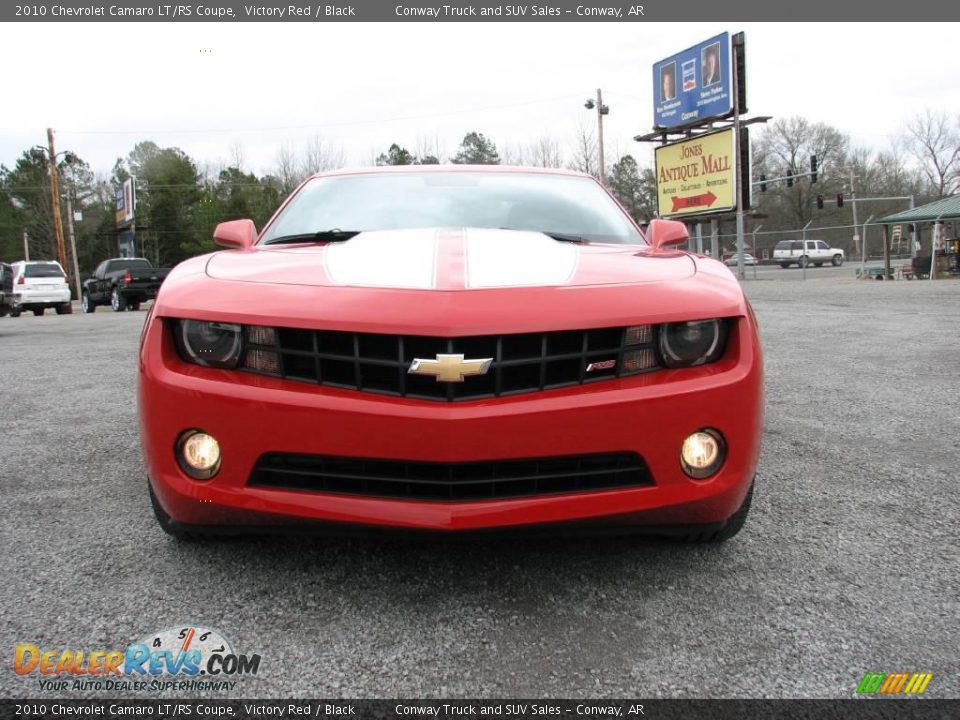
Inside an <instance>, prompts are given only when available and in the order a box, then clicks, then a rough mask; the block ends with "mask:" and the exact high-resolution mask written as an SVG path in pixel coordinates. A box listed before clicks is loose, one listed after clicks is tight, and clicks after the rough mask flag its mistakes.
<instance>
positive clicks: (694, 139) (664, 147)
mask: <svg viewBox="0 0 960 720" xmlns="http://www.w3.org/2000/svg"><path fill="white" fill-rule="evenodd" d="M653 86H654V91H653V118H654V127H653V132H652V133H650V134H648V135H637V136H636V137H635V138H634V139H635V140H637V141H640V142H652V141H654V142H660V143H661V145H660V147H658V148H657V149H656V151H655V156H656V173H657V211H658V214H659V215H660V216H661V217H669V218H675V219H683V218H685V217H687V216H693V215H705V216H709V218H710V224H711V230H712V232H711V245H712V248H711V250H712V252H711V254H712V255H714V256H715V257H717V258H718V259H722V257H720V255H721V253H720V247H719V244H718V243H717V234H718V233H717V223H718V217H719V216H720V215H722V214H724V213H727V214H728V217H729V213H733V214H734V215H735V217H736V225H737V234H736V238H737V241H736V253H737V274H738V276H739V277H740V279H741V280H742V279H744V278H745V275H746V273H745V267H744V262H743V257H744V254H745V252H746V248H745V243H744V234H745V229H744V223H745V213H746V211H747V210H748V209H749V208H750V205H751V194H750V190H751V174H750V164H751V161H750V141H749V137H748V136H747V130H748V128H747V127H746V126H747V125H750V124H753V123H756V122H766V121H767V120H769V118H768V117H756V118H748V119H747V120H744V119H743V116H744V114H745V113H746V112H747V94H746V42H745V38H744V34H743V33H742V32H740V33H736V34H735V35H733V36H731V35H730V34H729V33H726V32H724V33H721V34H719V35H715V36H714V37H712V38H710V39H708V40H705V41H703V42H701V43H698V44H696V45H693V46H692V47H689V48H687V49H686V50H683V51H682V52H679V53H676V54H674V55H671V56H670V57H667V58H664V59H663V60H660V61H658V62H655V63H654V64H653ZM718 123H719V124H720V125H719V127H720V128H722V129H718ZM670 136H673V137H675V138H682V139H678V140H677V141H675V142H669V141H668V137H670Z"/></svg>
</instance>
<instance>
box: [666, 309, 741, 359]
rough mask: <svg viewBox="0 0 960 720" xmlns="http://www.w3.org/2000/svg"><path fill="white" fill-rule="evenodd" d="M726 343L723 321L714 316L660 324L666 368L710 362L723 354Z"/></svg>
mask: <svg viewBox="0 0 960 720" xmlns="http://www.w3.org/2000/svg"><path fill="white" fill-rule="evenodd" d="M725 342H726V327H725V324H724V323H723V322H722V321H720V320H716V319H714V320H694V321H692V322H678V323H670V324H668V325H661V326H660V354H661V355H662V356H663V361H664V364H665V365H666V366H667V367H669V368H679V367H693V366H694V365H703V364H704V363H708V362H713V361H714V360H717V359H718V358H719V357H720V356H721V355H722V354H723V349H724V344H725Z"/></svg>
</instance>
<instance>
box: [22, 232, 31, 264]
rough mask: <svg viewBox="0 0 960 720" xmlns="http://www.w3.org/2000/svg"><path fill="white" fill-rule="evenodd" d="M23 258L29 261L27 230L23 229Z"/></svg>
mask: <svg viewBox="0 0 960 720" xmlns="http://www.w3.org/2000/svg"><path fill="white" fill-rule="evenodd" d="M23 259H24V260H26V261H27V262H30V243H29V241H28V238H27V231H26V230H24V231H23Z"/></svg>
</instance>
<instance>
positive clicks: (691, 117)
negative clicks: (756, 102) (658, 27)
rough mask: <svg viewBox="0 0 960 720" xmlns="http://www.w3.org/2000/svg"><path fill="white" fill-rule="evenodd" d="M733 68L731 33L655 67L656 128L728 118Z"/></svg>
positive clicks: (731, 99)
mask: <svg viewBox="0 0 960 720" xmlns="http://www.w3.org/2000/svg"><path fill="white" fill-rule="evenodd" d="M733 67H734V65H733V61H732V57H731V54H730V34H729V33H720V34H719V35H717V36H715V37H712V38H710V39H709V40H705V41H704V42H702V43H699V44H697V45H694V46H693V47H691V48H687V49H686V50H684V51H683V52H679V53H677V54H676V55H671V56H670V57H668V58H665V59H663V60H660V61H659V62H656V63H654V64H653V124H654V126H655V127H658V128H674V127H680V126H684V125H695V124H697V123H702V122H703V121H704V120H707V119H709V118H718V117H724V116H726V115H729V114H730V113H731V112H733V74H732V73H733ZM741 111H742V108H741Z"/></svg>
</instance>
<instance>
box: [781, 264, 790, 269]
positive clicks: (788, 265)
mask: <svg viewBox="0 0 960 720" xmlns="http://www.w3.org/2000/svg"><path fill="white" fill-rule="evenodd" d="M780 267H782V268H783V269H784V270H786V269H787V268H788V267H790V263H780Z"/></svg>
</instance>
